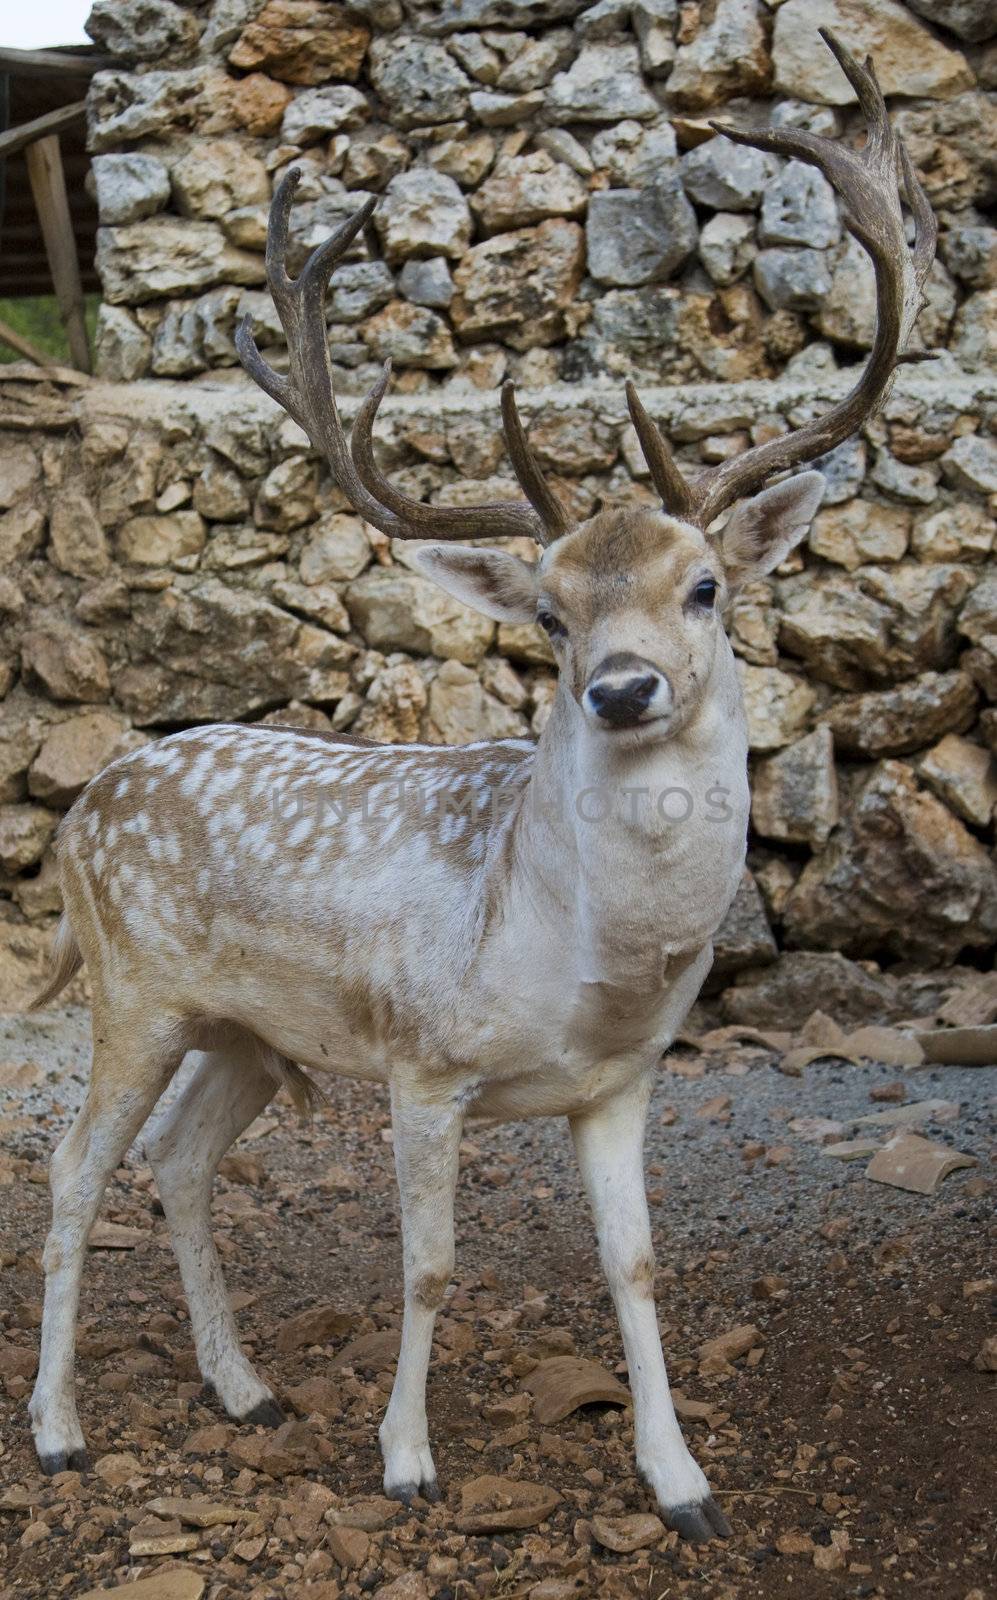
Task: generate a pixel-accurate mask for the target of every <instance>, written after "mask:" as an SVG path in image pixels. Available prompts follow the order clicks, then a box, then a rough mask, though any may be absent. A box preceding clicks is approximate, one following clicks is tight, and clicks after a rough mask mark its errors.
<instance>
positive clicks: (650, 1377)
mask: <svg viewBox="0 0 997 1600" xmlns="http://www.w3.org/2000/svg"><path fill="white" fill-rule="evenodd" d="M650 1091H651V1080H650V1077H648V1078H647V1079H646V1080H644V1081H643V1082H642V1083H639V1084H637V1085H636V1086H635V1087H634V1088H633V1089H629V1090H627V1091H625V1092H624V1093H623V1094H618V1095H615V1096H614V1097H613V1098H612V1099H611V1100H608V1101H606V1102H604V1104H603V1105H601V1106H599V1107H597V1108H596V1109H594V1110H592V1111H589V1112H588V1113H586V1114H585V1115H584V1116H577V1117H573V1118H572V1119H571V1132H572V1136H573V1138H574V1142H575V1150H576V1152H577V1155H578V1164H579V1166H580V1168H581V1173H582V1180H583V1182H584V1184H585V1189H586V1192H587V1194H588V1198H589V1203H590V1204H591V1207H592V1211H593V1214H594V1217H595V1225H596V1233H597V1236H598V1240H599V1254H600V1256H601V1258H602V1264H603V1268H604V1270H605V1273H606V1277H607V1279H608V1281H609V1288H610V1292H611V1293H612V1296H613V1300H614V1303H615V1305H616V1314H617V1317H618V1318H619V1323H620V1332H621V1333H622V1335H623V1348H624V1351H625V1353H626V1358H627V1369H628V1371H629V1374H630V1388H631V1390H632V1393H633V1403H634V1434H635V1440H636V1447H637V1468H638V1471H639V1472H640V1475H641V1477H642V1478H643V1479H644V1481H645V1483H647V1485H648V1486H649V1488H650V1489H651V1490H652V1491H653V1493H654V1495H655V1497H656V1499H657V1502H658V1507H659V1509H660V1511H661V1514H662V1516H663V1517H664V1518H665V1520H666V1521H667V1522H668V1524H669V1526H670V1527H672V1528H675V1529H677V1530H678V1532H679V1533H680V1534H681V1535H682V1537H683V1538H684V1539H689V1540H691V1541H692V1542H693V1543H695V1544H700V1543H704V1542H705V1541H706V1540H708V1539H712V1538H713V1537H714V1536H716V1535H719V1536H720V1537H721V1538H725V1537H726V1536H727V1534H729V1533H730V1531H731V1530H730V1526H729V1524H728V1522H727V1519H726V1517H725V1516H724V1514H723V1512H722V1511H721V1510H720V1508H719V1506H718V1505H717V1504H716V1502H715V1500H714V1499H713V1497H712V1495H711V1494H710V1486H709V1484H708V1483H707V1481H706V1478H705V1477H704V1476H703V1473H702V1472H701V1471H700V1469H699V1467H698V1466H697V1465H696V1463H695V1461H694V1460H693V1458H692V1456H691V1455H690V1454H689V1451H688V1450H687V1449H686V1445H685V1440H684V1439H683V1438H682V1431H681V1429H680V1428H679V1425H678V1421H677V1420H676V1417H675V1408H674V1406H673V1405H672V1397H671V1394H670V1392H669V1388H668V1375H667V1373H666V1371H665V1359H664V1356H663V1355H662V1351H661V1338H660V1335H659V1333H658V1319H657V1315H656V1312H655V1309H654V1256H653V1254H652V1249H651V1227H650V1223H649V1220H648V1214H647V1199H646V1195H645V1191H644V1162H643V1143H644V1122H645V1119H646V1116H647V1102H648V1099H649V1097H650Z"/></svg>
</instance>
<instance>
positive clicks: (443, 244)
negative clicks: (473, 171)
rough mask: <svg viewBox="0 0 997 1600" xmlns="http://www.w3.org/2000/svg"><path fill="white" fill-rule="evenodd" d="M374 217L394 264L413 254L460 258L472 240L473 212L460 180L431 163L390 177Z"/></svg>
mask: <svg viewBox="0 0 997 1600" xmlns="http://www.w3.org/2000/svg"><path fill="white" fill-rule="evenodd" d="M374 222H375V225H376V227H377V231H378V235H379V237H380V240H381V243H382V245H383V247H384V253H385V255H386V257H387V259H388V262H389V264H391V265H392V266H395V265H397V264H398V263H399V262H402V261H406V260H408V258H409V257H410V256H449V257H451V258H453V259H455V260H459V259H460V257H461V256H462V255H463V254H464V252H465V250H466V249H467V247H468V245H469V244H470V242H471V213H470V211H469V210H468V206H467V201H466V200H465V199H464V196H463V194H462V193H461V191H460V188H459V186H458V185H457V184H456V183H455V182H454V180H453V178H448V177H447V176H446V174H445V173H442V172H436V171H434V170H433V168H432V167H413V168H410V170H409V171H408V172H400V173H399V174H398V175H397V177H394V178H392V180H391V182H390V183H389V184H388V187H387V189H386V191H385V196H384V199H383V201H382V202H381V204H380V205H379V206H378V208H377V211H376V212H375V213H374Z"/></svg>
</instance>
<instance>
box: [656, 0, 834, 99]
mask: <svg viewBox="0 0 997 1600" xmlns="http://www.w3.org/2000/svg"><path fill="white" fill-rule="evenodd" d="M711 13H712V16H711ZM706 15H707V16H708V17H710V16H711V20H710V21H708V22H707V23H706V24H705V26H704V25H702V24H701V25H700V28H699V31H698V32H697V34H696V37H695V38H694V39H693V40H692V42H691V43H690V44H684V45H682V46H680V48H679V50H678V51H677V52H676V56H675V65H674V67H673V68H672V70H671V74H670V75H669V78H668V98H669V100H670V101H671V103H672V104H673V105H676V106H678V107H679V108H680V109H681V110H683V111H702V110H706V109H707V108H712V107H713V106H715V105H717V103H718V102H720V101H723V100H729V99H731V98H732V96H734V95H742V94H747V95H750V94H757V93H758V92H759V91H761V90H764V88H765V86H766V81H767V78H768V74H769V67H770V62H769V56H768V51H767V49H766V46H765V31H764V28H763V26H762V13H761V8H760V6H759V5H758V4H757V0H716V5H715V6H712V7H711V8H710V9H709V11H707V12H706ZM811 26H812V27H813V25H811Z"/></svg>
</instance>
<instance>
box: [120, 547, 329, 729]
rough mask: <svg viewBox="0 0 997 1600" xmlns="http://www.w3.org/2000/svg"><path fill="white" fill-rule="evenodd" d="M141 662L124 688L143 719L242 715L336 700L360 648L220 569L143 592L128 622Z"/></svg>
mask: <svg viewBox="0 0 997 1600" xmlns="http://www.w3.org/2000/svg"><path fill="white" fill-rule="evenodd" d="M129 650H130V654H131V658H132V664H131V665H130V666H129V667H127V668H125V669H124V670H122V671H120V672H119V673H118V674H117V676H116V678H115V696H116V699H117V700H118V702H119V704H121V705H122V706H123V707H124V708H125V710H126V711H127V712H128V713H129V714H130V715H131V717H132V718H133V720H134V721H136V722H139V723H148V722H154V721H155V722H164V721H165V722H181V723H184V722H200V721H214V720H222V721H224V720H228V719H238V718H241V717H245V716H247V715H248V714H249V713H251V712H253V711H259V710H265V709H267V708H268V707H270V706H273V705H275V704H276V705H286V704H287V702H288V701H289V700H294V699H302V700H307V701H318V702H319V703H320V704H321V703H322V702H327V701H330V700H337V699H338V698H339V696H340V695H341V694H343V693H344V692H345V690H346V688H347V684H348V679H347V674H346V672H345V670H344V668H345V667H346V665H347V664H348V662H349V660H350V658H351V655H352V654H353V653H354V652H353V651H352V649H351V647H350V646H348V645H347V644H346V643H345V641H343V640H341V639H337V638H335V636H334V635H332V634H330V633H328V632H326V631H325V630H324V629H321V628H315V627H313V626H311V624H309V623H305V622H301V621H300V620H299V619H298V618H296V617H292V616H290V615H289V614H288V613H287V612H286V611H282V610H281V609H280V607H278V606H274V605H271V604H270V603H269V602H268V601H266V600H263V599H261V598H260V597H259V596H258V595H256V594H254V593H253V592H252V591H251V590H248V589H234V588H231V589H230V588H229V587H228V586H227V585H226V584H225V583H223V582H222V581H221V580H220V579H218V578H216V577H197V578H183V577H181V578H177V579H175V580H174V586H173V588H172V589H170V590H168V591H166V592H165V594H164V593H157V592H149V593H142V592H141V591H139V592H138V593H136V594H135V596H134V597H133V601H132V622H131V626H130V630H129Z"/></svg>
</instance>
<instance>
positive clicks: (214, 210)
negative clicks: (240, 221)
mask: <svg viewBox="0 0 997 1600" xmlns="http://www.w3.org/2000/svg"><path fill="white" fill-rule="evenodd" d="M172 178H173V193H174V196H175V198H176V202H177V206H178V209H179V210H180V212H181V213H182V215H183V216H185V217H207V218H216V217H222V216H224V215H225V213H226V212H227V211H232V210H234V209H235V208H236V207H237V206H252V205H260V204H265V203H266V202H267V201H269V199H270V180H269V178H268V177H267V171H266V168H265V166H264V165H263V162H262V161H261V160H260V159H259V157H258V156H255V155H253V154H252V153H251V152H250V151H248V150H247V149H246V148H245V146H244V145H241V144H240V143H239V142H238V141H237V140H235V139H211V140H205V141H203V142H201V143H198V144H197V145H195V146H193V147H192V148H191V149H190V150H189V151H188V153H187V154H186V155H184V156H181V157H180V159H179V161H176V162H174V164H173V170H172Z"/></svg>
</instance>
